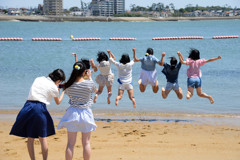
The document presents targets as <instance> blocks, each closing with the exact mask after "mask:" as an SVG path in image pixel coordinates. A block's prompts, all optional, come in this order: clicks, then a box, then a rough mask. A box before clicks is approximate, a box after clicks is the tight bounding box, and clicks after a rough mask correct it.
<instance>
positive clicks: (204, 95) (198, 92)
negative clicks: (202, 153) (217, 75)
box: [197, 87, 214, 104]
mask: <svg viewBox="0 0 240 160" xmlns="http://www.w3.org/2000/svg"><path fill="white" fill-rule="evenodd" d="M197 94H198V96H199V97H203V98H208V99H209V101H210V103H211V104H213V103H214V100H213V98H212V96H209V95H207V94H206V93H203V92H202V87H198V88H197Z"/></svg>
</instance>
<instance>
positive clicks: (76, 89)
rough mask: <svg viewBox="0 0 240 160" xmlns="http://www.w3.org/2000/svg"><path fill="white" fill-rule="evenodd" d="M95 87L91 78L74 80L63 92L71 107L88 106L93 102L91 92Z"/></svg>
mask: <svg viewBox="0 0 240 160" xmlns="http://www.w3.org/2000/svg"><path fill="white" fill-rule="evenodd" d="M96 89H97V87H96V85H95V83H94V82H93V81H92V80H84V81H82V82H74V83H73V84H72V85H71V86H70V87H69V88H67V89H66V91H65V93H66V94H67V95H68V96H69V98H70V99H69V102H68V103H69V104H70V105H71V106H72V107H77V108H88V107H91V106H92V104H93V100H92V93H94V91H95V90H96Z"/></svg>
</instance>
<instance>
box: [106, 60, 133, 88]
mask: <svg viewBox="0 0 240 160" xmlns="http://www.w3.org/2000/svg"><path fill="white" fill-rule="evenodd" d="M110 62H111V63H113V64H114V65H115V66H116V67H117V69H118V78H119V80H120V81H121V83H123V84H126V83H131V82H132V67H133V65H134V61H133V60H132V61H130V62H129V63H127V64H122V63H120V62H117V61H115V60H114V59H113V58H110Z"/></svg>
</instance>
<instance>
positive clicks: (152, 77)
mask: <svg viewBox="0 0 240 160" xmlns="http://www.w3.org/2000/svg"><path fill="white" fill-rule="evenodd" d="M139 79H142V84H143V85H144V86H146V85H148V84H151V85H152V86H155V85H156V81H157V70H156V69H155V70H154V71H146V70H144V69H142V70H141V73H140V77H139Z"/></svg>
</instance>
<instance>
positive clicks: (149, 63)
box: [133, 48, 163, 93]
mask: <svg viewBox="0 0 240 160" xmlns="http://www.w3.org/2000/svg"><path fill="white" fill-rule="evenodd" d="M133 53H134V56H133V57H134V61H135V62H139V61H141V68H142V70H141V73H140V78H139V79H140V80H139V81H138V83H139V89H140V91H141V92H144V91H145V89H146V87H147V85H148V84H151V85H152V90H153V92H154V93H157V92H158V80H157V70H156V64H159V65H161V66H163V61H162V60H161V62H160V61H159V60H158V59H157V58H156V57H155V56H154V55H153V49H152V48H148V49H147V52H146V54H145V56H144V57H141V58H140V59H138V58H137V57H136V49H135V48H134V49H133ZM162 59H163V57H162Z"/></svg>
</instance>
